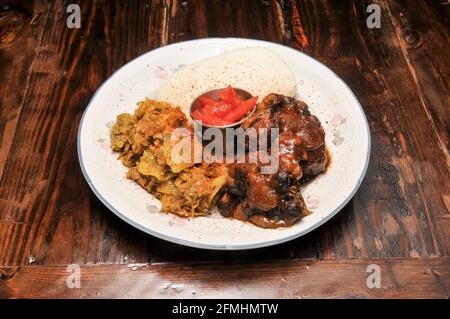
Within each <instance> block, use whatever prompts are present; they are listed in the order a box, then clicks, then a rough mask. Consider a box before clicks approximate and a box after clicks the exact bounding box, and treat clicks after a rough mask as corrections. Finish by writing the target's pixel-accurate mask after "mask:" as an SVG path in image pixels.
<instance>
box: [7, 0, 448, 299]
mask: <svg viewBox="0 0 450 319" xmlns="http://www.w3.org/2000/svg"><path fill="white" fill-rule="evenodd" d="M70 3H78V4H79V5H80V7H81V9H82V14H81V17H82V22H81V23H82V27H81V28H80V29H69V28H67V27H66V24H65V23H66V18H67V13H66V8H67V6H68V4H70ZM370 3H377V4H379V5H380V7H381V21H382V22H381V24H382V25H381V28H380V29H369V28H368V27H367V25H366V18H367V16H368V13H367V12H366V8H367V6H368V5H369V4H370ZM449 10H450V5H448V4H446V3H445V1H444V0H437V1H424V0H421V1H414V2H411V1H406V0H395V1H394V0H392V1H375V0H374V1H360V0H346V1H332V0H328V1H325V0H324V1H294V0H279V1H275V0H258V1H257V0H255V1H251V0H247V1H231V0H228V1H227V0H186V1H181V0H179V1H176V0H172V1H169V0H152V1H150V0H148V1H137V0H136V1H112V0H111V1H59V0H36V1H18V0H17V1H0V74H1V75H2V76H1V77H0V96H1V99H0V142H1V143H0V297H2V298H7V297H32V298H33V297H75V298H78V297H90V298H102V297H103V298H104V297H194V298H195V297H282V298H284V297H285V298H289V297H295V298H297V297H308V298H314V297H349V298H351V297H369V298H381V297H385V298H389V297H418V298H428V297H440V298H447V297H448V296H449V282H450V274H449V268H450V258H449V250H450V241H449V225H450V213H449V210H450V192H449V186H450V178H449V163H450V160H449V149H450V148H449V144H448V135H449V132H448V128H449V126H450V125H449V116H448V115H449V109H450V107H449V96H448V92H449V83H448V78H449V70H450V49H449V43H448V40H449V25H450V23H449ZM226 36H235V37H249V38H256V39H265V40H269V41H273V42H277V43H283V44H285V45H288V46H292V47H294V48H296V49H298V50H301V51H303V52H305V53H307V54H309V55H311V56H312V57H314V58H316V59H318V60H319V61H322V62H323V63H325V64H326V65H328V66H329V67H330V68H331V69H333V70H334V71H335V72H336V73H337V74H338V75H339V76H340V77H342V78H343V79H344V80H345V81H346V82H347V83H348V85H349V86H350V87H351V88H352V90H353V91H354V92H355V94H356V95H357V97H358V99H359V101H360V102H361V104H362V106H363V108H364V110H365V112H366V115H367V118H368V121H369V125H370V130H371V134H372V154H371V159H370V165H369V169H368V172H367V175H366V178H365V180H364V182H363V184H362V185H361V188H360V189H359V191H358V192H357V193H356V195H355V197H354V198H353V200H352V201H351V202H350V203H349V204H348V205H347V206H346V207H345V208H344V209H343V210H342V212H340V213H339V214H338V215H337V216H336V217H335V218H333V219H332V220H331V221H329V222H328V223H326V224H325V225H323V226H322V227H320V228H319V229H317V230H315V231H313V232H312V233H310V234H308V235H306V236H304V237H302V238H299V239H297V240H293V241H291V242H289V243H286V244H283V245H279V246H276V247H270V248H263V249H258V250H251V251H240V252H218V251H207V250H198V249H193V248H186V247H182V246H179V245H175V244H171V243H167V242H164V241H162V240H159V239H157V238H154V237H151V236H148V235H146V234H143V233H141V232H140V231H138V230H136V229H134V228H133V227H131V226H129V225H127V224H126V223H124V222H122V221H121V220H119V219H118V218H117V217H115V216H114V215H113V214H111V213H110V212H109V211H108V209H107V208H106V207H104V206H103V205H102V204H101V203H100V202H99V200H98V199H97V198H96V197H95V196H94V195H93V193H92V192H91V191H90V190H89V187H88V186H87V184H86V182H85V181H84V179H83V177H82V174H81V171H80V167H79V165H78V159H77V152H76V132H77V129H78V124H79V120H80V118H81V114H82V112H83V111H84V109H85V107H86V105H87V104H88V102H89V100H90V98H91V97H92V95H93V93H94V92H95V90H96V89H97V88H98V87H99V86H100V85H101V83H102V82H103V81H104V80H105V79H106V78H107V77H108V76H109V75H111V73H113V72H114V71H115V70H116V69H117V68H119V67H120V66H122V65H123V64H125V63H126V62H128V61H130V60H131V59H133V58H134V57H136V56H138V55H139V54H141V53H144V52H146V51H148V50H151V49H153V48H157V47H160V46H163V45H167V44H169V43H173V42H178V41H183V40H188V39H195V38H204V37H226ZM73 263H76V264H79V265H81V274H82V286H81V288H80V289H68V288H67V286H66V285H65V280H66V277H67V275H68V273H67V272H66V266H67V265H69V264H73ZM369 264H378V265H380V267H381V274H382V277H381V278H382V287H381V288H380V289H368V288H367V286H366V277H367V275H368V274H367V272H366V267H367V265H369ZM167 285H169V287H167ZM174 287H175V288H174Z"/></svg>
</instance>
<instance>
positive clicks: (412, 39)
mask: <svg viewBox="0 0 450 319" xmlns="http://www.w3.org/2000/svg"><path fill="white" fill-rule="evenodd" d="M402 38H403V41H405V43H406V44H407V46H408V47H410V48H414V47H417V46H419V44H420V40H421V38H420V35H419V33H417V32H416V31H414V30H410V29H407V30H405V31H403V34H402Z"/></svg>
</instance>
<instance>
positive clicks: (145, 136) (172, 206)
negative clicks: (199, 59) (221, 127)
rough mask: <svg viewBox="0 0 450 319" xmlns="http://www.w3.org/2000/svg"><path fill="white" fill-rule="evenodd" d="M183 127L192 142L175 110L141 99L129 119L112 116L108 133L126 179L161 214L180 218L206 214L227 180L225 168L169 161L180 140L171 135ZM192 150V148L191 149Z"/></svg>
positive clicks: (182, 117)
mask: <svg viewBox="0 0 450 319" xmlns="http://www.w3.org/2000/svg"><path fill="white" fill-rule="evenodd" d="M177 128H185V129H187V130H188V132H190V134H191V139H190V141H192V143H193V141H194V133H193V130H192V126H191V125H190V124H189V122H188V120H187V118H186V116H185V115H184V113H183V112H182V111H181V110H180V108H179V107H173V106H171V105H170V104H168V103H165V102H161V101H155V100H150V99H145V101H143V102H139V103H138V108H137V109H136V110H135V112H134V114H129V113H123V114H120V115H119V116H117V120H116V123H115V124H114V125H113V127H112V128H111V132H110V138H111V147H112V149H113V151H115V152H120V155H119V159H120V160H121V161H122V163H123V164H124V165H125V166H127V167H128V172H127V177H128V178H129V179H131V180H133V181H135V182H137V183H138V184H139V185H141V186H142V187H143V188H144V189H145V190H147V191H148V192H149V193H151V194H153V195H155V197H156V198H158V199H160V201H161V205H162V209H161V210H162V211H163V212H170V213H175V214H178V215H180V216H198V215H206V214H208V210H209V208H210V207H211V206H212V205H213V204H214V202H215V200H216V197H217V196H216V195H217V194H218V193H219V191H220V189H221V188H222V186H223V185H224V184H225V181H226V178H227V168H226V167H225V166H224V165H219V164H206V163H195V162H194V153H193V151H192V154H191V156H190V159H191V160H189V161H187V162H182V163H179V162H178V161H177V162H174V161H173V160H172V157H171V150H172V148H173V147H174V145H175V144H176V143H179V142H180V141H181V137H180V140H177V139H173V137H172V132H173V131H174V130H175V129H177ZM191 149H192V150H194V149H195V148H194V147H191Z"/></svg>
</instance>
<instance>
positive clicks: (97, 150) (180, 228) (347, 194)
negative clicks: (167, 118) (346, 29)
mask: <svg viewBox="0 0 450 319" xmlns="http://www.w3.org/2000/svg"><path fill="white" fill-rule="evenodd" d="M249 46H260V47H267V48H270V49H271V50H273V51H275V52H276V53H277V54H278V55H279V56H280V57H281V58H282V59H283V60H284V61H285V62H286V63H287V64H288V65H289V66H290V67H291V69H292V70H293V72H294V73H295V77H296V81H297V96H298V98H300V99H301V100H303V101H305V102H306V103H307V104H308V105H309V107H310V110H311V112H312V113H313V114H315V115H316V116H317V117H318V118H319V119H320V121H321V122H322V125H323V126H324V129H325V132H326V143H327V145H328V147H329V149H330V151H331V153H332V156H333V160H332V165H331V167H330V168H329V169H328V170H327V172H326V173H325V174H322V175H320V176H319V177H318V178H316V179H315V180H314V181H313V182H312V183H309V184H308V185H307V186H306V187H304V188H303V190H302V194H303V196H304V198H305V201H306V203H307V205H308V207H309V208H310V209H311V210H312V211H313V212H314V213H313V214H312V215H310V216H307V217H305V218H303V219H302V220H301V221H300V222H298V223H296V224H295V225H294V226H293V227H290V228H285V229H262V228H258V227H256V226H254V225H252V224H249V223H244V222H241V221H238V220H232V219H226V218H223V217H221V216H220V214H218V213H217V212H214V213H213V214H212V215H211V216H208V217H197V218H189V219H185V218H180V217H177V216H175V215H173V214H164V213H161V212H159V210H158V209H155V207H160V204H159V201H158V200H156V199H155V198H153V197H152V196H151V195H149V194H148V193H147V192H146V191H144V190H143V189H141V188H140V187H139V186H138V185H137V184H135V183H134V182H132V181H130V180H127V179H125V177H124V176H125V172H126V168H125V167H124V166H123V165H122V163H121V162H120V161H118V160H117V154H114V153H112V152H111V149H110V144H109V128H110V127H111V125H112V123H113V122H114V121H115V118H116V116H117V115H118V114H120V113H123V112H133V111H134V109H135V107H136V102H138V101H141V100H143V99H144V97H146V96H149V97H151V96H152V93H153V92H154V90H155V89H156V88H157V87H158V86H159V84H160V83H161V81H163V80H164V79H165V78H167V76H169V75H170V74H171V73H173V72H174V71H175V70H176V69H178V68H179V67H181V66H183V65H187V64H190V63H194V62H197V61H199V60H202V59H204V58H208V57H212V56H215V55H218V54H220V53H222V52H225V51H228V50H232V49H236V48H243V47H249ZM369 153H370V132H369V127H368V125H367V120H366V117H365V115H364V112H363V110H362V108H361V106H360V104H359V103H358V100H357V99H356V97H355V96H354V95H353V93H352V91H351V90H350V89H349V88H348V86H347V85H346V84H345V83H344V82H343V81H342V80H341V79H340V78H339V77H338V76H337V75H336V74H335V73H333V72H332V71H331V70H330V69H328V68H327V67H326V66H324V65H323V64H321V63H320V62H318V61H316V60H314V59H313V58H311V57H309V56H307V55H305V54H303V53H301V52H299V51H297V50H294V49H292V48H288V47H285V46H282V45H278V44H274V43H270V42H264V41H257V40H249V39H236V38H226V39H218V38H210V39H203V40H193V41H187V42H180V43H177V44H173V45H169V46H166V47H162V48H159V49H156V50H153V51H150V52H147V53H145V54H143V55H141V56H140V57H138V58H136V59H134V60H133V61H131V62H129V63H128V64H126V65H125V66H123V67H122V68H121V69H119V70H118V71H117V72H115V73H114V74H113V75H112V76H111V77H110V78H109V79H108V80H107V81H106V82H105V83H104V84H103V85H102V86H101V87H100V88H99V89H98V91H97V92H96V93H95V95H94V97H93V98H92V100H91V102H90V103H89V105H88V107H87V108H86V111H85V112H84V114H83V117H82V119H81V124H80V128H79V132H78V156H79V160H80V165H81V168H82V171H83V174H84V176H85V178H86V180H87V181H88V183H89V186H90V187H91V188H92V190H93V191H94V193H95V194H96V195H97V197H98V198H99V199H100V200H101V201H102V202H103V204H105V205H106V206H107V207H108V208H109V209H110V210H111V211H112V212H114V213H115V214H116V215H117V216H119V217H120V218H122V219H123V220H125V221H126V222H128V223H129V224H131V225H133V226H134V227H136V228H138V229H140V230H142V231H144V232H146V233H148V234H151V235H154V236H156V237H159V238H162V239H165V240H168V241H171V242H175V243H179V244H183V245H187V246H193V247H199V248H207V249H249V248H256V247H264V246H270V245H275V244H279V243H282V242H286V241H288V240H291V239H294V238H297V237H300V236H302V235H304V234H306V233H308V232H310V231H311V230H313V229H315V228H317V227H318V226H320V225H322V224H323V223H325V222H326V221H327V220H329V219H330V218H331V217H333V216H334V215H335V214H336V213H337V212H338V211H339V210H340V209H341V208H342V207H344V205H345V204H346V203H347V202H348V201H349V200H350V199H351V198H352V196H353V195H354V194H355V192H356V190H357V189H358V187H359V185H360V184H361V181H362V179H363V177H364V174H365V172H366V169H367V165H368V161H369Z"/></svg>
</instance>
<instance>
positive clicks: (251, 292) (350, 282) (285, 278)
mask: <svg viewBox="0 0 450 319" xmlns="http://www.w3.org/2000/svg"><path fill="white" fill-rule="evenodd" d="M373 264H376V265H378V266H379V267H380V276H381V277H380V288H368V286H367V277H368V276H369V273H368V272H367V267H368V265H373ZM449 266H450V260H449V258H442V259H436V258H434V259H422V258H416V259H392V260H381V259H377V260H339V261H285V262H272V263H268V262H266V263H256V264H255V263H246V264H236V263H228V264H178V265H175V264H166V265H163V264H160V265H148V264H139V265H136V264H135V265H128V266H123V265H114V266H113V265H97V266H83V267H81V268H80V272H79V273H80V280H79V284H80V288H73V289H69V288H68V286H67V281H69V283H72V285H71V287H74V283H75V281H73V279H72V277H70V276H71V275H72V274H73V272H72V271H71V270H70V269H69V271H68V269H67V267H65V266H54V267H51V266H31V267H10V268H0V271H1V274H2V277H0V283H2V284H1V285H0V297H1V298H211V297H215V298H227V299H229V298H231V299H235V298H399V297H401V298H448V297H449V282H450V271H449V270H450V267H449ZM69 277H70V278H69ZM68 278H69V279H68ZM318 282H320V285H319V284H318ZM36 287H39V289H36Z"/></svg>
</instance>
